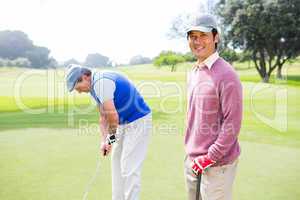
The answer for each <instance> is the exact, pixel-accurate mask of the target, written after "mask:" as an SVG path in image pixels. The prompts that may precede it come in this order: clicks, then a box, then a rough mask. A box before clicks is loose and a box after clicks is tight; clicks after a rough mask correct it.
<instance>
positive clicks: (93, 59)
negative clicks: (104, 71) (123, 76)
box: [84, 53, 111, 67]
mask: <svg viewBox="0 0 300 200" xmlns="http://www.w3.org/2000/svg"><path fill="white" fill-rule="evenodd" d="M84 64H85V65H86V66H88V67H110V66H111V62H110V61H109V58H108V57H106V56H103V55H101V54H99V53H92V54H89V55H88V56H87V57H86V59H85V62H84Z"/></svg>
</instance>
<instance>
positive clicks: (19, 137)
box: [0, 62, 300, 200]
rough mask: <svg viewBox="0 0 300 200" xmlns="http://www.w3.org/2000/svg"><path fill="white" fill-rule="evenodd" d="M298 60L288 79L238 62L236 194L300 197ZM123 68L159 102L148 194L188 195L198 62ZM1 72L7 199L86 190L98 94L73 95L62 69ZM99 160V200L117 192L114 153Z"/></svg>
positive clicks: (145, 197) (175, 199) (248, 198)
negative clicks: (188, 110) (265, 80)
mask: <svg viewBox="0 0 300 200" xmlns="http://www.w3.org/2000/svg"><path fill="white" fill-rule="evenodd" d="M299 65H300V63H299V62H296V63H293V64H290V65H287V66H286V67H287V70H286V73H287V74H288V78H289V79H288V81H287V83H285V81H281V82H276V81H274V80H273V79H272V81H273V82H276V83H275V84H274V83H272V84H261V83H258V81H259V78H258V75H257V73H256V72H255V70H254V69H253V68H251V69H247V64H238V65H237V67H238V69H239V74H240V77H241V79H242V80H243V87H244V120H243V126H242V130H241V133H240V141H241V146H242V155H241V157H240V162H239V163H240V165H239V169H238V175H237V179H236V182H235V188H234V196H235V198H234V199H236V200H253V199H262V200H267V199H270V200H282V199H286V200H296V199H299V196H300V191H299V189H298V188H299V187H300V183H299V179H300V161H299V158H300V134H299V133H300V126H299V119H300V105H299V99H300V78H299V77H300V68H299ZM117 70H120V71H122V72H123V73H125V74H126V75H127V76H128V77H129V78H130V79H132V80H133V81H134V82H135V83H136V85H138V87H139V88H140V90H141V92H142V93H143V95H144V96H145V97H146V99H147V102H148V103H149V104H150V106H151V107H152V109H153V119H154V130H153V135H152V140H151V144H150V146H149V152H148V157H147V160H146V162H145V164H144V168H143V180H142V193H141V199H142V200H183V199H186V192H185V185H184V178H183V158H184V151H183V132H184V123H185V121H184V120H185V107H186V103H185V102H186V99H185V97H186V93H185V87H186V85H185V80H186V75H187V71H188V70H189V64H185V65H182V66H180V67H179V69H178V71H177V72H174V73H171V72H169V69H157V68H154V67H153V66H151V65H145V66H135V67H122V68H120V69H117ZM0 75H1V78H0V90H1V95H0V105H1V107H0V159H1V160H0V199H3V200H23V199H30V200H35V199H36V200H41V199H43V200H53V199H56V200H67V199H70V200H76V199H78V200H80V199H82V197H83V194H84V191H85V189H86V186H87V185H88V183H89V181H90V179H91V178H92V177H93V176H94V174H95V168H96V163H97V161H98V159H99V158H100V156H99V139H100V137H99V132H98V129H97V127H96V126H95V124H96V123H97V121H98V114H97V113H96V109H95V106H93V102H92V101H90V100H89V98H88V96H87V95H83V96H82V95H81V96H79V95H78V94H72V95H69V96H67V95H66V92H65V89H64V81H63V71H62V70H58V71H55V70H49V71H39V70H33V71H32V70H29V69H27V70H24V69H18V68H14V69H9V68H0ZM16 95H20V96H16ZM91 105H92V106H91ZM20 106H21V107H23V108H27V109H26V110H24V109H23V110H22V109H21V108H20ZM285 111H286V112H285ZM100 161H101V168H100V173H99V174H98V176H97V178H96V179H95V184H93V185H92V187H91V188H90V192H89V195H88V199H91V200H93V199H99V200H108V199H110V197H111V189H110V188H111V181H110V160H109V158H103V157H101V158H100Z"/></svg>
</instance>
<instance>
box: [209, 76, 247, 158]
mask: <svg viewBox="0 0 300 200" xmlns="http://www.w3.org/2000/svg"><path fill="white" fill-rule="evenodd" d="M229 76H230V75H229ZM220 105H221V110H222V113H223V122H222V125H221V130H220V133H219V135H218V138H217V140H216V141H215V142H214V144H212V145H211V146H210V147H209V149H208V155H207V156H208V158H209V159H211V160H213V161H218V160H220V159H222V158H223V157H224V156H225V155H226V154H227V153H228V151H229V150H230V149H231V147H232V145H233V144H234V143H235V142H236V141H237V137H238V134H239V132H240V128H241V121H242V109H243V95H242V85H241V82H240V80H239V79H238V77H236V76H231V77H230V78H229V77H228V79H227V80H225V81H224V83H223V85H221V88H220Z"/></svg>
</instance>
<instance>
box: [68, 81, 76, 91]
mask: <svg viewBox="0 0 300 200" xmlns="http://www.w3.org/2000/svg"><path fill="white" fill-rule="evenodd" d="M75 85H76V82H75V83H73V84H68V85H67V87H68V91H69V92H72V91H73V90H74V87H75Z"/></svg>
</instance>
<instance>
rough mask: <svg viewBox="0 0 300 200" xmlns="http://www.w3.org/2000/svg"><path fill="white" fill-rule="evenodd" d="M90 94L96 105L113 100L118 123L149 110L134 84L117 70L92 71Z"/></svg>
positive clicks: (138, 116)
mask: <svg viewBox="0 0 300 200" xmlns="http://www.w3.org/2000/svg"><path fill="white" fill-rule="evenodd" d="M90 94H91V95H92V97H93V98H94V100H95V101H96V103H97V104H98V105H102V104H103V102H105V101H107V100H113V102H114V105H115V107H116V110H117V112H118V115H119V124H127V123H130V122H133V121H135V120H137V119H139V118H141V117H143V116H145V115H147V114H149V113H150V112H151V110H150V108H149V106H148V105H147V104H146V102H145V101H144V99H143V97H142V96H141V94H140V93H139V92H138V91H137V89H136V88H135V86H134V85H133V84H132V83H131V82H130V81H129V80H128V79H127V78H126V77H125V76H123V75H121V74H119V73H117V72H110V71H102V72H93V73H92V80H91V91H90Z"/></svg>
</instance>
